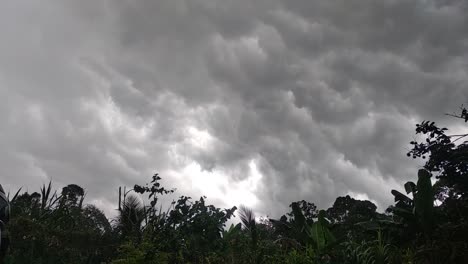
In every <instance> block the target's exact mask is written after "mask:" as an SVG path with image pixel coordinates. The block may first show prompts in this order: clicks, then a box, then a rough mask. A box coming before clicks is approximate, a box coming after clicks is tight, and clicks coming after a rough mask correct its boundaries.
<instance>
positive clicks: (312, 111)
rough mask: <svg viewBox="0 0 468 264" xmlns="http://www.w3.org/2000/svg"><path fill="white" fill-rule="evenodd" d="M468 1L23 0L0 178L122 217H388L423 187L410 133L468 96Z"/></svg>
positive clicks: (3, 12) (1, 22) (0, 86)
mask: <svg viewBox="0 0 468 264" xmlns="http://www.w3.org/2000/svg"><path fill="white" fill-rule="evenodd" d="M466 14H468V2H466V1H463V0H459V1H455V0H451V1H448V0H447V1H443V0H379V1H375V0H359V1H358V0H333V1H331V0H316V1H315V0H314V1H311V0H80V1H76V0H45V1H37V0H21V1H3V2H2V7H1V8H0V183H1V184H2V185H3V186H4V187H5V189H6V190H10V192H15V191H16V190H17V189H18V188H20V187H23V190H26V191H30V192H32V191H37V190H38V189H39V187H40V186H41V185H42V184H43V183H47V182H48V181H49V180H52V181H53V184H54V186H55V187H56V188H61V187H62V186H64V185H66V184H70V183H74V184H79V185H80V186H82V187H84V188H85V189H86V192H87V196H86V197H87V201H88V202H89V203H94V204H96V205H98V206H99V207H100V208H102V209H103V210H105V211H106V213H108V214H112V213H113V212H115V208H116V204H117V196H118V195H117V190H118V187H119V186H129V187H130V186H133V185H134V184H143V183H145V182H149V181H150V179H151V176H152V175H153V174H154V173H156V172H157V173H159V174H160V176H161V177H162V178H163V184H164V185H165V186H167V187H174V188H177V194H178V195H188V196H191V197H194V198H197V197H199V196H200V195H206V196H207V197H208V202H210V203H213V204H215V205H217V206H221V207H232V206H238V205H240V204H244V205H246V206H249V207H251V208H253V209H254V211H255V212H257V214H259V215H269V216H272V217H276V216H279V215H281V214H284V213H285V212H287V211H288V205H289V204H290V203H291V202H293V201H298V200H307V201H310V202H313V203H315V204H316V205H318V207H319V208H328V207H329V206H330V205H331V204H332V203H333V201H334V200H335V198H336V197H338V196H343V195H351V196H353V197H355V198H358V199H370V200H371V201H373V202H375V203H376V204H377V205H378V206H379V210H381V211H383V210H385V208H386V207H387V206H388V205H389V204H391V203H392V196H391V194H390V190H391V189H402V188H401V187H402V185H403V184H404V183H405V182H406V181H408V180H415V179H416V173H417V170H418V168H419V167H420V166H421V164H422V163H421V162H418V161H415V160H412V159H410V158H408V157H406V152H407V151H408V150H409V149H410V145H409V142H410V141H411V140H413V139H414V138H415V135H414V125H415V124H416V123H418V122H420V121H422V120H427V119H430V120H434V121H438V122H440V123H441V124H443V125H447V126H449V127H451V128H453V129H454V130H456V129H457V126H456V124H455V123H454V122H453V121H452V120H450V119H449V118H447V117H445V116H444V113H449V112H454V111H457V109H458V108H459V106H460V105H461V104H467V102H468V99H467V98H468V16H467V15H466Z"/></svg>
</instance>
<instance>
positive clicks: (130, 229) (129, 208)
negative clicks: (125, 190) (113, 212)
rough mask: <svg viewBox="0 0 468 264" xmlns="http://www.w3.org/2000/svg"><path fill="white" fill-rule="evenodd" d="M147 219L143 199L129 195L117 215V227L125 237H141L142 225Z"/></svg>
mask: <svg viewBox="0 0 468 264" xmlns="http://www.w3.org/2000/svg"><path fill="white" fill-rule="evenodd" d="M144 219H145V208H144V206H143V204H142V202H141V200H140V199H139V198H138V197H136V196H134V195H128V196H126V197H125V199H124V201H123V202H122V206H121V208H120V210H119V215H118V216H117V228H118V229H119V230H120V232H121V235H122V236H123V237H124V238H130V237H132V238H137V239H138V240H140V238H141V231H142V230H141V227H142V224H143V221H144Z"/></svg>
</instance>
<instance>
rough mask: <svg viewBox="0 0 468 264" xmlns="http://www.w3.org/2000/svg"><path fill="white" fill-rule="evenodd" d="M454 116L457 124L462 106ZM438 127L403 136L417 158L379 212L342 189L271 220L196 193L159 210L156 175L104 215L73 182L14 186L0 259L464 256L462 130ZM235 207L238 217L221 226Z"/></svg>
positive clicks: (433, 259) (467, 153)
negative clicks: (7, 240)
mask: <svg viewBox="0 0 468 264" xmlns="http://www.w3.org/2000/svg"><path fill="white" fill-rule="evenodd" d="M454 117H456V118H460V119H462V121H464V122H465V123H466V122H467V121H468V113H467V110H466V109H464V108H462V110H461V112H460V114H457V115H454ZM447 133H448V132H447V129H446V128H439V127H437V126H436V124H435V123H433V122H429V121H425V122H422V123H421V124H418V125H417V126H416V134H420V135H421V137H420V138H421V139H422V140H423V141H422V142H417V141H413V142H411V144H412V146H413V148H412V149H411V150H410V151H409V153H408V156H410V157H413V158H422V159H425V160H426V162H425V165H424V167H423V168H422V169H420V170H419V171H415V180H416V182H407V183H406V184H405V185H404V189H405V191H406V194H404V193H401V192H398V191H396V190H392V191H391V193H392V194H393V196H394V197H395V203H394V205H392V206H390V207H389V208H388V209H387V210H386V211H385V213H379V212H377V207H376V206H375V205H374V204H373V203H372V202H370V201H360V200H356V199H353V198H351V197H349V196H346V197H338V198H337V199H336V201H335V203H334V204H333V206H332V207H330V208H328V209H326V210H318V209H317V207H316V206H315V205H314V204H313V203H310V202H307V201H298V202H293V203H292V204H291V206H290V212H288V213H286V214H285V215H283V216H282V217H280V218H279V219H261V220H258V218H256V217H255V215H254V213H253V212H252V211H251V210H250V209H249V208H245V207H240V208H236V207H233V208H228V209H222V208H217V207H215V206H213V205H208V204H206V201H205V198H204V197H201V198H200V199H199V200H193V199H192V198H190V197H186V196H182V197H180V198H179V199H178V200H177V201H174V202H173V204H172V206H171V207H170V208H167V209H163V208H162V207H161V205H160V200H159V199H160V198H161V197H162V196H164V195H167V194H168V193H171V192H173V190H171V189H166V188H165V187H163V186H161V185H160V179H161V178H160V177H159V176H158V175H157V174H156V175H154V176H153V178H152V181H151V182H150V183H149V184H147V185H144V186H139V185H135V186H134V187H133V189H132V191H131V192H128V191H126V190H124V191H123V192H119V196H120V199H119V200H120V201H119V211H118V212H119V215H118V217H116V218H115V219H112V220H109V219H107V218H106V216H105V215H104V214H103V212H102V211H101V210H99V209H98V208H96V207H95V206H93V205H89V204H85V203H84V197H85V192H84V190H83V189H82V188H81V187H80V186H77V185H73V184H71V185H68V186H66V187H64V188H63V189H62V190H61V192H56V191H53V190H52V186H51V184H50V183H49V184H48V185H44V186H43V187H42V188H41V189H40V191H39V192H34V193H27V192H23V193H21V192H18V193H17V195H14V197H12V198H11V206H12V207H11V208H12V219H11V221H10V223H9V226H8V229H9V232H10V235H11V249H10V252H9V255H8V257H7V259H6V263H67V264H69V263H114V264H117V263H119V264H124V263H125V264H130V263H376V264H377V263H468V222H467V220H468V200H467V199H468V195H467V194H468V175H467V171H468V162H467V161H468V144H467V141H466V140H465V139H466V136H467V135H466V134H465V135H448V134H447ZM433 183H434V184H433ZM389 191H390V190H389ZM139 196H140V197H139ZM141 196H143V197H144V198H145V199H149V205H143V203H142V198H141ZM236 210H237V213H238V215H239V218H240V220H241V223H239V224H237V225H231V226H229V227H226V226H225V225H226V222H227V221H228V220H229V219H230V218H231V217H233V215H234V213H235V212H236Z"/></svg>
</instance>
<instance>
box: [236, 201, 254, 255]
mask: <svg viewBox="0 0 468 264" xmlns="http://www.w3.org/2000/svg"><path fill="white" fill-rule="evenodd" d="M239 218H240V219H241V222H242V224H243V225H244V228H245V229H246V230H247V231H248V232H249V233H250V237H251V238H252V249H253V250H256V249H257V244H258V233H257V223H256V222H255V214H254V212H253V211H252V209H250V208H247V207H245V206H243V205H241V206H240V208H239Z"/></svg>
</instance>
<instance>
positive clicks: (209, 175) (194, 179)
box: [182, 160, 262, 207]
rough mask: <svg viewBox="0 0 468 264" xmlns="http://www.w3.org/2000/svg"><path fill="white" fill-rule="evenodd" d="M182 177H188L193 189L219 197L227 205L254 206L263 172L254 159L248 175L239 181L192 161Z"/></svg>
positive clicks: (211, 196) (209, 195)
mask: <svg viewBox="0 0 468 264" xmlns="http://www.w3.org/2000/svg"><path fill="white" fill-rule="evenodd" d="M182 177H183V178H185V179H188V180H189V181H190V183H191V186H192V189H194V190H195V191H198V192H200V193H201V194H203V195H206V196H207V197H208V198H211V199H217V200H220V201H222V202H223V204H224V205H225V206H238V205H241V204H243V205H245V206H249V207H253V206H255V205H256V204H257V202H258V198H257V196H256V195H255V191H256V190H257V188H258V187H259V184H260V181H261V179H262V174H261V173H260V172H259V170H258V168H257V165H256V164H255V161H254V160H251V161H250V162H249V171H248V177H246V178H245V179H244V180H242V181H239V182H234V181H232V180H230V179H229V176H228V175H227V174H226V173H225V172H223V171H220V170H216V169H214V170H212V171H207V170H202V168H201V166H200V165H199V164H198V163H196V162H192V163H190V164H189V165H188V166H186V167H185V168H184V169H183V171H182Z"/></svg>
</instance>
